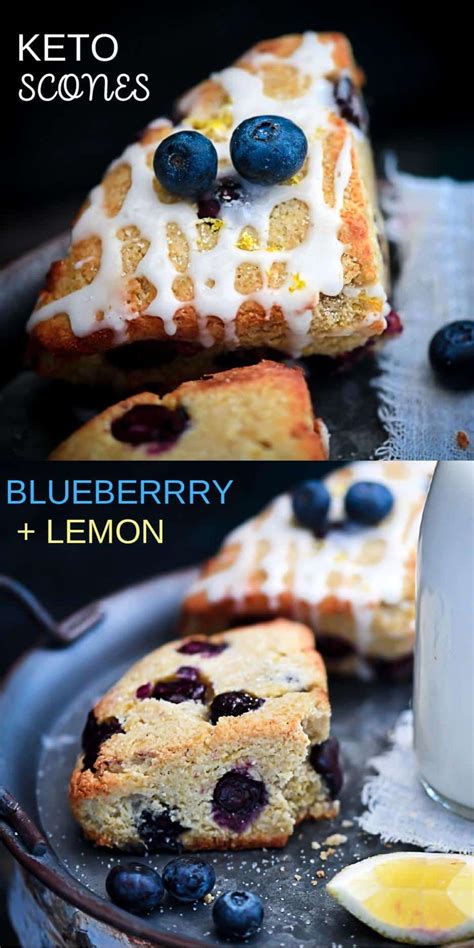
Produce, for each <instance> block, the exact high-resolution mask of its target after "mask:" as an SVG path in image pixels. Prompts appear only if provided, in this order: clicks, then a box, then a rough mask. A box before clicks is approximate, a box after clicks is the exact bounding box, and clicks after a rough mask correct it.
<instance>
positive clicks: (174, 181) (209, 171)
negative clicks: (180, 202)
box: [153, 131, 217, 198]
mask: <svg viewBox="0 0 474 948" xmlns="http://www.w3.org/2000/svg"><path fill="white" fill-rule="evenodd" d="M153 168H154V171H155V174H156V177H157V178H158V181H159V182H160V184H161V185H162V186H163V187H164V188H166V190H167V191H169V192H170V193H171V194H178V195H179V196H180V197H191V198H192V197H197V196H199V195H200V194H204V192H205V191H209V189H210V187H211V185H212V183H213V181H214V179H215V177H216V174H217V151H216V149H215V147H214V145H213V144H212V142H211V141H210V140H209V138H206V136H205V135H201V133H200V132H192V131H185V132H175V133H174V135H169V136H168V138H164V139H163V141H162V142H160V144H159V145H158V148H157V149H156V151H155V156H154V158H153Z"/></svg>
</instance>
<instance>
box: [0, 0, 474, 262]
mask: <svg viewBox="0 0 474 948" xmlns="http://www.w3.org/2000/svg"><path fill="white" fill-rule="evenodd" d="M52 9H54V8H53V7H51V5H48V6H47V7H44V8H41V11H40V12H39V13H37V12H36V10H35V12H36V16H35V15H34V13H31V14H26V13H25V9H24V8H22V10H21V13H20V14H19V15H18V14H16V13H15V10H14V9H13V8H10V11H9V23H11V24H12V26H11V27H9V28H8V29H4V30H3V31H2V57H1V67H2V70H3V72H4V76H3V83H2V126H3V138H4V142H5V144H4V147H3V149H2V159H1V160H2V164H3V168H2V176H1V180H2V184H3V187H2V203H3V227H2V229H1V238H0V262H5V261H7V260H11V259H13V258H14V257H15V256H17V255H18V254H20V253H22V252H24V251H26V250H28V249H31V248H32V247H34V246H35V245H36V244H37V243H38V242H40V241H41V240H44V239H46V238H48V237H50V236H53V235H55V234H56V233H58V232H60V231H61V230H63V229H64V228H65V227H67V225H68V222H69V220H70V219H71V217H72V215H73V213H74V212H75V210H76V208H77V206H78V204H79V203H80V201H81V199H82V197H83V195H84V194H85V193H86V192H87V191H88V190H89V188H90V187H92V186H93V185H94V184H96V183H97V181H98V180H99V179H100V177H101V176H102V173H103V171H104V168H105V167H106V165H107V164H108V163H109V162H110V161H111V160H112V159H114V158H115V157H116V156H117V155H118V154H120V152H121V151H122V149H123V148H124V147H125V146H126V145H127V144H128V143H129V141H130V140H132V139H133V137H134V136H135V135H136V134H137V132H138V131H139V130H140V129H141V128H143V127H144V126H145V125H146V124H147V123H148V122H149V121H150V120H151V119H152V118H155V117H157V116H159V115H160V114H164V113H169V111H170V108H171V105H172V102H173V100H174V99H175V97H176V96H177V95H178V94H179V93H180V92H182V91H183V90H185V89H186V88H187V87H189V86H190V85H192V84H194V83H196V82H198V81H200V80H201V79H202V78H205V77H206V76H207V75H208V74H209V72H211V71H213V70H216V69H220V68H222V67H223V66H225V65H228V64H229V63H230V62H231V61H232V60H233V59H234V58H236V57H237V56H238V55H239V54H240V53H241V52H242V51H243V50H244V49H246V48H247V47H249V46H250V45H252V44H253V43H254V42H256V41H257V40H259V39H262V38H264V37H268V36H276V35H278V34H280V33H284V32H292V31H293V32H294V31H300V30H304V29H309V28H310V29H316V30H330V31H332V30H340V31H342V32H346V33H347V34H348V35H349V36H350V38H351V40H352V42H353V46H354V49H355V53H356V56H357V58H358V60H359V62H360V63H361V64H362V66H363V67H364V69H365V71H366V74H367V77H368V85H367V90H366V91H367V99H368V103H369V107H370V113H371V123H372V137H373V141H374V143H375V146H376V151H377V154H378V156H379V157H380V156H381V155H382V154H383V152H384V151H385V150H386V149H394V150H395V151H396V153H397V155H398V156H399V161H400V166H401V167H402V169H404V170H408V171H412V172H417V173H420V174H426V175H440V174H449V175H452V176H454V177H457V178H468V177H472V176H473V166H474V161H473V155H474V131H473V123H472V39H471V32H470V27H469V25H468V24H466V23H465V22H464V14H463V12H462V8H461V5H460V4H458V3H457V2H454V3H450V4H448V5H447V6H446V7H443V8H440V7H438V6H436V5H435V4H430V5H428V4H424V3H419V2H416V0H413V2H411V3H405V2H403V0H400V2H396V3H393V2H392V3H375V2H364V0H351V2H345V0H338V2H337V3H336V2H334V3H319V4H315V3H314V0H312V2H311V3H309V2H306V0H300V2H299V3H289V2H288V0H287V2H282V0H280V2H278V3H276V2H275V0H272V2H270V0H264V2H255V0H230V2H229V0H220V2H217V0H214V2H208V0H207V2H206V0H202V2H199V0H194V2H193V3H189V2H186V0H179V2H177V3H172V2H170V0H167V2H166V3H165V2H163V0H162V2H161V3H157V2H155V3H147V4H146V5H145V4H138V3H135V4H125V3H122V2H120V0H117V2H115V3H114V4H113V6H107V5H104V4H99V3H96V4H95V5H93V4H91V3H87V2H86V0H84V2H83V3H81V4H80V5H79V6H76V7H75V8H74V11H73V15H72V11H71V9H70V8H68V7H67V6H64V5H63V6H62V7H61V9H60V10H59V11H58V12H55V13H54V14H53V13H52V12H51V11H52ZM441 11H442V13H441ZM18 32H23V33H24V34H25V35H28V36H29V35H31V34H33V33H35V32H39V33H41V34H44V33H48V32H49V33H68V32H72V33H87V34H90V35H91V36H94V35H97V34H98V33H102V32H105V33H112V34H113V35H115V36H116V38H117V40H118V43H119V52H118V55H117V58H116V59H115V60H113V61H112V62H110V63H99V62H97V61H95V60H94V59H93V58H92V56H91V55H85V57H84V58H83V59H82V60H81V62H79V63H76V62H75V60H74V47H73V44H72V43H71V42H70V43H69V44H68V45H67V50H68V58H67V61H66V62H65V63H50V62H49V63H45V62H41V63H36V62H33V61H32V60H31V61H30V62H27V61H25V62H24V63H22V64H20V63H18ZM35 48H37V47H35ZM104 48H105V47H104ZM24 72H33V74H34V75H35V77H36V79H38V78H39V77H40V76H41V75H43V74H44V73H46V72H53V73H56V74H58V75H61V74H63V73H65V72H77V73H78V74H80V73H82V72H90V73H92V74H93V75H95V74H97V73H100V72H107V73H108V74H109V76H110V78H111V80H114V79H116V77H117V75H118V74H119V73H121V72H125V73H128V74H129V75H131V76H133V77H134V76H136V74H137V73H140V72H144V73H147V74H148V76H149V87H150V92H151V94H150V98H149V99H148V100H147V101H146V102H142V103H137V102H135V101H134V100H132V101H130V102H128V103H117V102H116V101H115V100H112V101H111V102H108V103H106V102H104V101H103V98H95V99H94V100H93V102H92V103H90V102H88V101H86V100H85V98H83V99H80V100H75V101H73V102H62V101H60V100H55V101H54V102H50V103H46V102H41V101H39V100H35V101H34V102H31V103H23V102H20V101H19V99H18V86H19V79H20V76H21V74H22V73H24ZM113 86H114V83H113V82H112V87H113Z"/></svg>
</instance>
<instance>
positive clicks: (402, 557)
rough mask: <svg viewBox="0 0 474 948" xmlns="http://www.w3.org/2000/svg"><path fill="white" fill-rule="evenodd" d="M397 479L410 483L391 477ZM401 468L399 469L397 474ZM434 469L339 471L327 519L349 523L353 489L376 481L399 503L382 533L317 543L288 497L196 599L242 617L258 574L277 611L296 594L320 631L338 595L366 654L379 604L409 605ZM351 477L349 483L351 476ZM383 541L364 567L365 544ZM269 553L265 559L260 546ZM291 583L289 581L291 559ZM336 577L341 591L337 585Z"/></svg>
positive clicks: (239, 537)
mask: <svg viewBox="0 0 474 948" xmlns="http://www.w3.org/2000/svg"><path fill="white" fill-rule="evenodd" d="M391 465H394V467H393V470H394V472H396V471H399V472H401V473H403V475H404V476H400V477H394V476H390V466H391ZM395 465H396V467H395ZM433 469H434V462H431V461H414V462H406V463H403V464H402V462H390V461H360V462H356V463H354V464H353V465H351V466H350V468H343V469H340V470H338V471H335V472H334V473H333V474H331V475H330V476H329V477H328V478H327V479H326V484H327V487H328V488H329V491H330V493H331V508H330V512H329V519H330V521H332V522H337V521H340V520H342V519H343V518H344V497H345V494H346V491H347V489H348V487H349V486H350V485H351V484H352V483H354V482H355V481H361V480H367V481H378V482H381V483H383V484H385V485H386V486H387V487H389V488H390V490H391V491H392V493H393V495H394V498H395V502H394V507H393V510H392V513H391V514H390V515H389V516H388V517H386V518H385V519H384V520H383V521H382V522H381V523H380V524H379V525H378V526H375V527H357V526H355V525H354V526H353V527H350V528H349V529H344V530H339V529H334V530H330V531H329V533H328V535H327V537H326V538H325V539H324V540H317V539H315V537H314V536H313V534H312V532H311V531H310V530H307V529H305V528H304V527H300V526H299V525H298V524H297V523H296V522H295V520H294V518H293V514H292V506H291V497H290V495H289V494H283V495H281V496H279V497H277V498H276V499H275V500H274V501H272V503H271V504H270V505H269V507H267V508H266V510H265V511H264V513H263V515H262V516H261V517H257V518H253V519H251V520H249V521H247V522H246V523H244V524H242V526H240V527H238V528H237V529H236V530H234V531H233V532H232V533H230V534H229V536H228V537H227V539H226V540H225V542H224V546H223V549H226V548H227V547H234V546H236V547H237V548H238V552H237V555H236V557H235V559H234V561H233V563H232V564H231V565H230V566H227V567H226V568H225V569H220V570H217V571H216V572H214V573H211V574H209V575H207V576H204V577H200V578H199V579H198V580H197V581H196V583H195V584H194V585H193V587H192V588H191V591H190V595H191V596H193V595H194V594H195V593H204V594H205V595H206V597H207V599H208V600H209V601H210V602H212V603H215V602H219V601H220V600H224V599H227V598H229V597H230V598H231V599H232V601H233V603H234V606H235V612H236V614H238V613H239V610H240V609H241V608H242V604H243V601H244V599H245V597H246V595H248V593H249V592H250V590H251V589H252V588H253V586H252V575H253V574H254V572H255V570H256V569H258V571H259V573H262V575H263V576H264V578H263V580H262V582H261V584H260V586H259V591H260V592H262V593H264V595H265V596H266V597H267V598H268V602H269V605H270V608H271V609H275V610H276V609H277V607H278V600H279V596H281V595H282V594H283V593H285V592H286V593H288V592H289V593H290V595H291V597H292V599H293V601H294V602H295V606H296V616H297V615H298V605H299V604H304V605H305V606H309V608H310V610H311V620H312V624H313V626H314V627H315V628H316V629H317V628H318V618H319V607H320V603H321V602H322V601H323V600H324V598H325V597H327V596H330V595H336V596H337V598H338V599H340V600H343V601H344V600H347V601H349V602H350V604H351V608H352V612H353V616H354V632H355V644H356V646H357V648H358V649H359V650H360V652H361V654H364V653H366V651H367V649H368V647H369V645H370V643H371V640H372V630H371V622H372V618H373V613H374V609H375V608H377V606H378V605H379V604H381V603H385V604H387V605H392V606H396V605H399V604H401V603H402V602H403V600H404V593H403V589H404V580H405V576H406V570H407V562H408V559H409V556H410V554H411V553H412V552H413V551H414V550H415V549H416V543H417V537H418V531H419V527H420V521H421V513H422V506H423V501H424V498H425V496H426V493H427V490H428V486H429V479H430V477H431V474H432V472H433ZM348 474H349V476H348ZM374 540H377V541H382V542H383V544H384V549H383V555H382V556H381V558H380V561H379V562H376V563H369V564H368V563H365V564H364V563H362V562H358V560H359V558H360V557H361V554H363V551H364V548H366V544H368V543H371V542H372V541H374ZM262 541H263V543H265V544H266V545H267V552H266V553H264V555H263V556H259V549H261V544H262ZM291 553H292V554H293V557H294V561H293V563H292V564H291V573H292V576H291V579H290V577H289V570H290V555H291ZM335 573H337V574H338V581H337V586H334V585H333V584H332V583H331V578H333V577H334V574H335Z"/></svg>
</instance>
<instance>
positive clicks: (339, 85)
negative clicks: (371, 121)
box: [334, 76, 368, 132]
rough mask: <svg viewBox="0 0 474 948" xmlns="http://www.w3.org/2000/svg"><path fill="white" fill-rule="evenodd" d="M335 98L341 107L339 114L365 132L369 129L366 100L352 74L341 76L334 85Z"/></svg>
mask: <svg viewBox="0 0 474 948" xmlns="http://www.w3.org/2000/svg"><path fill="white" fill-rule="evenodd" d="M334 98H335V100H336V103H337V105H338V107H339V115H341V116H342V118H344V119H346V122H351V123H352V125H356V126H357V128H360V129H362V131H363V132H365V131H366V130H367V126H368V120H367V112H366V109H365V106H364V100H363V98H362V96H361V94H360V92H359V91H358V90H357V89H356V87H355V85H354V83H353V81H352V79H351V78H350V76H340V77H339V79H337V80H336V82H335V85H334Z"/></svg>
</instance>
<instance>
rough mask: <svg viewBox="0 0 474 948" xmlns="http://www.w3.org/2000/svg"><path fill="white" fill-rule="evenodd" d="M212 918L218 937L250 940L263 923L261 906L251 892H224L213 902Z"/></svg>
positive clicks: (260, 902) (256, 896)
mask: <svg viewBox="0 0 474 948" xmlns="http://www.w3.org/2000/svg"><path fill="white" fill-rule="evenodd" d="M212 917H213V919H214V925H215V926H216V928H217V930H218V932H219V934H220V935H224V936H225V937H227V938H250V936H251V935H255V934H256V932H257V931H258V929H259V928H260V926H261V924H262V921H263V905H262V901H261V899H259V897H258V895H254V893H253V892H224V894H223V895H220V896H219V898H218V899H216V901H215V902H214V905H213V908H212Z"/></svg>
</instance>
